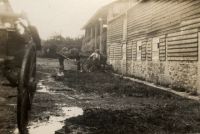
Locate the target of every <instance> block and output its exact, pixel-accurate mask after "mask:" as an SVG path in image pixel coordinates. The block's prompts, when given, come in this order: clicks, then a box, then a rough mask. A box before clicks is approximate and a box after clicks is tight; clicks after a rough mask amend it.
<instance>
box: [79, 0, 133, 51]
mask: <svg viewBox="0 0 200 134" xmlns="http://www.w3.org/2000/svg"><path fill="white" fill-rule="evenodd" d="M131 1H132V0H117V1H114V2H112V3H110V4H108V5H106V6H104V7H102V8H101V9H99V10H98V11H97V12H96V13H95V14H94V15H93V16H92V18H90V20H89V21H88V22H87V23H86V24H85V25H84V27H83V29H84V30H85V38H84V41H83V47H82V50H83V51H86V52H92V51H94V50H95V49H100V52H101V53H103V54H106V51H107V50H106V48H107V47H106V43H107V22H108V20H110V19H112V18H114V17H116V16H118V15H119V14H121V13H123V12H124V11H125V10H127V9H128V7H129V6H130V5H131V3H132V2H131Z"/></svg>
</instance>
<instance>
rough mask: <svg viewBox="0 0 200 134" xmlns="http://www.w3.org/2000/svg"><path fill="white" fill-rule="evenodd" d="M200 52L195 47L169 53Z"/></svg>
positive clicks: (168, 51) (173, 50)
mask: <svg viewBox="0 0 200 134" xmlns="http://www.w3.org/2000/svg"><path fill="white" fill-rule="evenodd" d="M197 51H198V48H197V47H195V48H187V49H185V48H182V49H180V48H178V49H168V50H167V53H179V52H197Z"/></svg>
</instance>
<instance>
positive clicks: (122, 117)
mask: <svg viewBox="0 0 200 134" xmlns="http://www.w3.org/2000/svg"><path fill="white" fill-rule="evenodd" d="M176 107H177V106H173V105H170V106H158V107H156V108H154V109H152V108H145V109H141V111H137V110H134V109H124V110H112V109H94V108H93V109H87V110H85V111H84V115H83V116H79V117H75V118H71V119H67V120H66V127H68V128H70V131H71V133H73V132H77V129H79V130H80V129H81V130H82V131H85V133H94V134H133V133H134V134H137V133H138V134H144V133H148V134H154V133H163V134H164V133H195V132H200V127H199V125H200V115H198V116H197V115H196V114H194V113H192V114H193V115H192V114H191V115H190V116H191V117H190V116H188V115H186V116H185V115H184V114H181V113H180V110H181V109H177V108H176ZM185 114H186V113H185ZM194 116H196V117H198V118H193V117H194ZM65 130H66V131H68V130H69V129H66V128H65Z"/></svg>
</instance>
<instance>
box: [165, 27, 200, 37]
mask: <svg viewBox="0 0 200 134" xmlns="http://www.w3.org/2000/svg"><path fill="white" fill-rule="evenodd" d="M197 32H198V29H192V30H185V31H180V32H176V33H171V34H168V35H167V37H174V36H182V35H187V34H194V33H197Z"/></svg>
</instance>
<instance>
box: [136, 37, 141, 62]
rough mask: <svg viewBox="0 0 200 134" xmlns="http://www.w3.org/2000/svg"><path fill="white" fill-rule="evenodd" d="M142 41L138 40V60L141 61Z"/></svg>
mask: <svg viewBox="0 0 200 134" xmlns="http://www.w3.org/2000/svg"><path fill="white" fill-rule="evenodd" d="M141 54H142V41H137V60H138V61H141V57H142V55H141Z"/></svg>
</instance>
